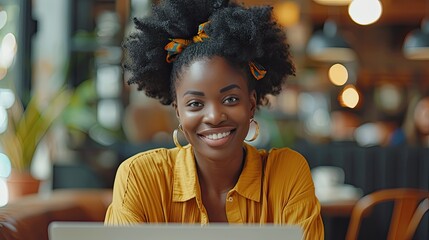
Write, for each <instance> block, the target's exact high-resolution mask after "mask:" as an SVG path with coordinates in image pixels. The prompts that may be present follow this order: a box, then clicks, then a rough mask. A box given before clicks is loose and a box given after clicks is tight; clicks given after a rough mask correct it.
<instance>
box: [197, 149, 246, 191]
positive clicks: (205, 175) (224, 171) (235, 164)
mask: <svg viewBox="0 0 429 240" xmlns="http://www.w3.org/2000/svg"><path fill="white" fill-rule="evenodd" d="M244 158H245V151H244V149H243V150H242V151H238V152H237V154H235V155H233V156H230V157H228V158H225V159H207V158H204V157H202V156H195V161H196V164H197V172H198V179H199V183H200V185H201V187H202V188H204V190H205V191H210V192H212V193H217V194H221V193H226V192H228V191H229V190H231V189H232V188H233V187H234V186H235V184H236V183H237V181H238V178H239V177H240V174H241V171H242V169H243V166H244Z"/></svg>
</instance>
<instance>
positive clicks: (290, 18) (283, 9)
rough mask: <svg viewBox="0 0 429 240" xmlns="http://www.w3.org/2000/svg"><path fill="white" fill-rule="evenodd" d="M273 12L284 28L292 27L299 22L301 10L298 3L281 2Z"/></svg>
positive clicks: (275, 6)
mask: <svg viewBox="0 0 429 240" xmlns="http://www.w3.org/2000/svg"><path fill="white" fill-rule="evenodd" d="M273 12H274V15H275V17H276V19H277V21H278V23H279V24H280V25H282V26H291V25H294V24H296V23H298V22H299V17H300V8H299V6H298V4H297V3H296V2H292V1H286V2H279V3H277V4H275V5H274V8H273Z"/></svg>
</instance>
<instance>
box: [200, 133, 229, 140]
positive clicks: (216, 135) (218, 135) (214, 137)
mask: <svg viewBox="0 0 429 240" xmlns="http://www.w3.org/2000/svg"><path fill="white" fill-rule="evenodd" d="M229 134H231V131H229V132H224V133H214V134H210V135H207V136H206V138H208V139H210V140H218V139H221V138H224V137H226V136H228V135H229Z"/></svg>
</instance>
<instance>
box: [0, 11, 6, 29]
mask: <svg viewBox="0 0 429 240" xmlns="http://www.w3.org/2000/svg"><path fill="white" fill-rule="evenodd" d="M6 22H7V12H6V11H5V10H0V29H2V28H3V27H4V26H5V25H6Z"/></svg>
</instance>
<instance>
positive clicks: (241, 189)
mask: <svg viewBox="0 0 429 240" xmlns="http://www.w3.org/2000/svg"><path fill="white" fill-rule="evenodd" d="M244 147H245V149H246V158H245V163H244V167H243V171H242V172H241V175H240V177H239V179H238V182H237V184H236V185H235V187H234V189H233V190H235V191H237V193H238V194H240V195H242V196H243V197H245V198H248V199H250V200H252V201H256V202H259V201H260V197H261V184H262V161H263V159H262V158H263V156H261V155H264V152H265V151H263V150H259V151H258V150H257V149H256V148H255V147H253V146H251V145H249V144H244ZM173 150H175V151H176V164H175V166H174V180H173V201H174V202H184V201H188V200H189V199H191V198H194V197H196V195H197V188H198V187H199V185H198V177H197V170H196V165H195V159H194V154H193V151H192V146H191V145H187V146H186V147H183V148H181V149H178V148H175V149H173ZM261 153H262V154H261ZM198 191H199V190H198Z"/></svg>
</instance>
